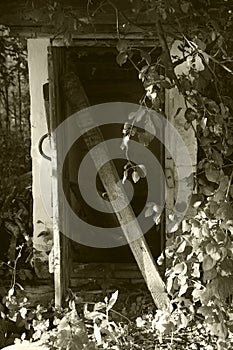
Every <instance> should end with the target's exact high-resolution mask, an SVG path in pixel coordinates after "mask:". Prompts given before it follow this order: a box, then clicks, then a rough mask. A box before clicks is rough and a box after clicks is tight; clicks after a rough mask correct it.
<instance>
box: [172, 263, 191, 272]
mask: <svg viewBox="0 0 233 350" xmlns="http://www.w3.org/2000/svg"><path fill="white" fill-rule="evenodd" d="M173 269H174V273H175V274H178V275H179V274H182V275H185V274H186V272H187V269H188V268H187V265H186V264H185V262H182V263H179V264H176V265H175V266H174V267H173Z"/></svg>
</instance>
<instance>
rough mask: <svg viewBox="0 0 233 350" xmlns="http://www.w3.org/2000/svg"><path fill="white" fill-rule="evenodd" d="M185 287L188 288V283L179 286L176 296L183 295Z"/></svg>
mask: <svg viewBox="0 0 233 350" xmlns="http://www.w3.org/2000/svg"><path fill="white" fill-rule="evenodd" d="M187 289H188V284H187V283H185V284H183V285H182V286H181V287H180V290H179V294H178V296H179V297H181V296H182V295H184V294H185V293H186V292H187Z"/></svg>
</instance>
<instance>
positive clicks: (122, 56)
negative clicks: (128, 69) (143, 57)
mask: <svg viewBox="0 0 233 350" xmlns="http://www.w3.org/2000/svg"><path fill="white" fill-rule="evenodd" d="M127 58H128V54H127V53H126V52H119V54H118V55H117V58H116V61H117V63H118V64H119V66H122V65H123V64H124V63H126V61H127Z"/></svg>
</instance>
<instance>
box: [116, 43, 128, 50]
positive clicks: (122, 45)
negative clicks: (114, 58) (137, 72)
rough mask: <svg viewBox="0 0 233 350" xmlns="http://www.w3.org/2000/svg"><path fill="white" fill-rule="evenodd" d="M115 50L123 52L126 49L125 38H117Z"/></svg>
mask: <svg viewBox="0 0 233 350" xmlns="http://www.w3.org/2000/svg"><path fill="white" fill-rule="evenodd" d="M116 48H117V51H119V52H124V53H125V51H127V49H128V42H127V41H126V40H119V41H118V43H117V45H116Z"/></svg>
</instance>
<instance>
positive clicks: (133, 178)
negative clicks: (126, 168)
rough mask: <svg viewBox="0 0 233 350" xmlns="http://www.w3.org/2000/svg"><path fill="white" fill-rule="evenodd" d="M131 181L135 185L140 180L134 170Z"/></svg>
mask: <svg viewBox="0 0 233 350" xmlns="http://www.w3.org/2000/svg"><path fill="white" fill-rule="evenodd" d="M132 180H133V182H134V183H135V184H136V183H137V182H138V181H139V180H140V176H139V174H138V172H137V171H136V170H134V171H133V173H132Z"/></svg>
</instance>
